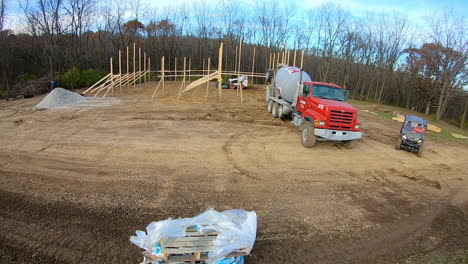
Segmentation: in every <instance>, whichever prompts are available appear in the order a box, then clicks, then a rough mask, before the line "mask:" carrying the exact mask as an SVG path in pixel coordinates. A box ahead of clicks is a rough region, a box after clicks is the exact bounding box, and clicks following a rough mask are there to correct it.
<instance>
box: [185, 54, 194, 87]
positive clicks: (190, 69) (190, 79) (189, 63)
mask: <svg viewBox="0 0 468 264" xmlns="http://www.w3.org/2000/svg"><path fill="white" fill-rule="evenodd" d="M191 65H192V58H189V59H188V80H189V82H191V81H192V74H191V73H190V72H191V71H192V66H191ZM184 71H185V66H184ZM184 75H185V72H184ZM184 83H185V77H184Z"/></svg>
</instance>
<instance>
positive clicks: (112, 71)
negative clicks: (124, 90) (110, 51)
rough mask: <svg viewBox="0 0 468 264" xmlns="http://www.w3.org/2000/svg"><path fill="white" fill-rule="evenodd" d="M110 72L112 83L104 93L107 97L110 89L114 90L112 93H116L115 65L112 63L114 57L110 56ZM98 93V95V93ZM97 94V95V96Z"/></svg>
mask: <svg viewBox="0 0 468 264" xmlns="http://www.w3.org/2000/svg"><path fill="white" fill-rule="evenodd" d="M110 73H111V75H110V76H111V84H110V86H109V88H108V89H107V91H106V93H105V94H104V96H103V97H106V95H107V93H109V91H110V90H112V94H113V93H114V66H113V64H112V57H111V58H110ZM96 95H98V94H97V93H96ZM96 95H95V96H96Z"/></svg>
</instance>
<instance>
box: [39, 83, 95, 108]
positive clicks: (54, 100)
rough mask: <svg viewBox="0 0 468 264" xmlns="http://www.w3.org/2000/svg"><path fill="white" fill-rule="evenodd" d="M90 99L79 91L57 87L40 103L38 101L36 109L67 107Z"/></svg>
mask: <svg viewBox="0 0 468 264" xmlns="http://www.w3.org/2000/svg"><path fill="white" fill-rule="evenodd" d="M86 100H88V99H87V98H86V97H84V96H81V95H79V94H77V93H74V92H70V91H68V90H65V89H63V88H55V89H54V90H52V92H50V93H49V94H48V95H47V96H46V97H44V99H42V101H41V102H40V103H38V104H37V105H36V106H35V107H34V108H35V109H56V108H62V107H67V106H69V105H73V104H78V103H81V102H83V101H86Z"/></svg>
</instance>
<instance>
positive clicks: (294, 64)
mask: <svg viewBox="0 0 468 264" xmlns="http://www.w3.org/2000/svg"><path fill="white" fill-rule="evenodd" d="M296 55H297V51H296V50H295V51H294V60H293V66H294V67H296Z"/></svg>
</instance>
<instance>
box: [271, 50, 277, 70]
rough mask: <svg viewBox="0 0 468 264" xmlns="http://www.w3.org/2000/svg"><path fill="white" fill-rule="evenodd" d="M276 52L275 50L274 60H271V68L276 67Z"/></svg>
mask: <svg viewBox="0 0 468 264" xmlns="http://www.w3.org/2000/svg"><path fill="white" fill-rule="evenodd" d="M275 59H276V52H273V60H272V61H271V68H272V69H276V67H275Z"/></svg>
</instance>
